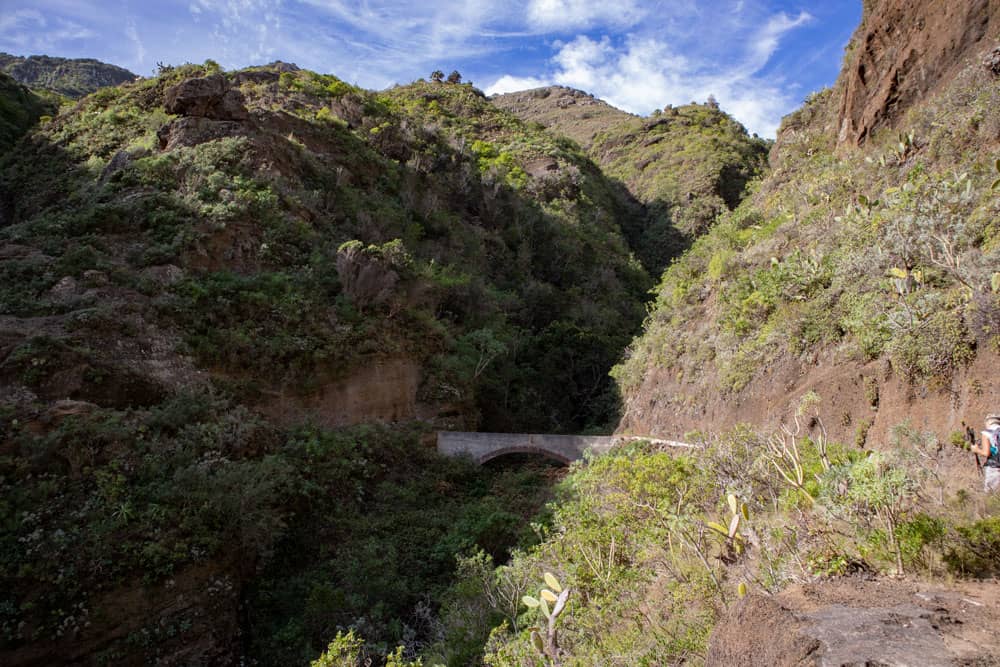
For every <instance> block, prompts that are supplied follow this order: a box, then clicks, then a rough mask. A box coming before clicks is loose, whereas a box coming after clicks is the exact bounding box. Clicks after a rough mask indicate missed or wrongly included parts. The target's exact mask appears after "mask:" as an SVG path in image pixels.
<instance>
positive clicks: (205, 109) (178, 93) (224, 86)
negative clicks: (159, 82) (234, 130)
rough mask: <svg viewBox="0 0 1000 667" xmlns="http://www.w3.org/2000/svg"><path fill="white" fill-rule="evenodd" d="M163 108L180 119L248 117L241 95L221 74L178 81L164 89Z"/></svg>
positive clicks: (244, 118) (239, 118) (243, 118)
mask: <svg viewBox="0 0 1000 667" xmlns="http://www.w3.org/2000/svg"><path fill="white" fill-rule="evenodd" d="M163 106H164V108H165V109H166V111H167V113H173V114H178V115H181V116H197V117H201V118H211V119H213V120H246V119H247V118H249V114H248V113H247V110H246V107H245V106H244V101H243V95H242V94H241V93H240V91H239V90H236V89H234V88H231V87H230V86H229V81H228V80H227V79H226V77H225V75H222V74H214V75H212V76H205V77H199V78H193V79H185V80H184V81H181V82H180V83H178V84H177V85H176V86H173V87H171V88H169V89H168V90H167V92H166V95H165V96H164V102H163Z"/></svg>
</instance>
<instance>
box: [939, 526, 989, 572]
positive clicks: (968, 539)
mask: <svg viewBox="0 0 1000 667" xmlns="http://www.w3.org/2000/svg"><path fill="white" fill-rule="evenodd" d="M955 532H956V533H957V535H955V537H954V538H953V539H951V540H949V546H948V549H947V550H946V551H945V554H944V561H945V563H946V564H947V565H948V569H949V570H950V571H951V572H953V573H955V574H958V575H961V576H976V577H987V576H991V575H996V574H998V573H1000V517H987V518H985V519H980V520H979V521H976V522H974V523H971V524H967V525H964V526H959V527H958V528H957V529H956V531H955Z"/></svg>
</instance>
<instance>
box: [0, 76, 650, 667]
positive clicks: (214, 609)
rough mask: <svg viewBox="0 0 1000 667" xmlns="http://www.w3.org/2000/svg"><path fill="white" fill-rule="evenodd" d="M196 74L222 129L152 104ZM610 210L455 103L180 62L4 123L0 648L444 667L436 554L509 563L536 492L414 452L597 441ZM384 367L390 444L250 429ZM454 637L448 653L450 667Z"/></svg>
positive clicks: (630, 208) (445, 91)
mask: <svg viewBox="0 0 1000 667" xmlns="http://www.w3.org/2000/svg"><path fill="white" fill-rule="evenodd" d="M211 76H218V77H224V82H223V83H224V86H225V87H228V88H229V89H230V91H237V90H238V91H239V95H238V97H237V99H238V100H239V101H240V104H242V105H244V106H245V107H246V109H247V110H248V111H249V113H250V114H252V115H253V120H246V119H243V116H242V115H241V114H242V110H241V109H239V108H237V107H234V106H230V107H228V108H227V109H224V110H222V111H213V112H212V113H213V114H217V115H218V114H230V115H229V116H223V117H222V118H219V117H208V116H195V115H188V116H178V115H174V114H171V113H168V111H167V108H166V100H167V91H168V90H169V89H171V88H172V87H174V86H177V85H178V84H181V83H183V82H185V81H187V80H190V79H192V78H196V77H211ZM233 118H236V119H237V120H233ZM240 119H243V120H240ZM640 209H641V207H640V206H638V204H637V203H636V202H635V201H634V199H632V197H631V195H630V194H629V193H628V192H627V191H626V190H625V189H624V188H622V187H621V186H620V185H619V184H616V183H614V182H612V181H610V180H608V179H607V178H606V177H605V176H603V174H602V173H601V172H600V171H599V170H598V168H597V167H596V166H595V165H594V164H593V163H592V162H590V161H589V160H588V159H587V158H586V157H585V156H584V155H583V154H582V152H581V151H580V150H579V149H578V148H577V147H576V146H575V145H573V144H572V143H571V142H569V141H566V140H564V139H559V138H556V137H553V136H551V135H549V134H547V133H546V132H545V131H544V130H543V129H541V128H539V127H536V126H529V125H526V124H525V123H523V122H522V121H520V120H518V119H517V118H515V117H513V116H511V115H509V114H507V113H504V112H502V111H500V110H498V109H496V108H495V107H493V106H492V105H491V104H490V103H489V102H488V100H486V99H485V98H484V97H483V96H482V94H481V93H480V92H479V91H477V90H476V89H474V88H472V87H471V86H468V85H461V84H447V83H426V82H418V83H415V84H413V85H411V86H404V87H398V88H395V89H392V90H390V91H387V92H385V93H382V94H373V93H369V92H365V91H362V90H359V89H357V88H355V87H353V86H350V85H348V84H346V83H344V82H343V81H340V80H339V79H337V78H336V77H333V76H328V75H318V74H314V73H311V72H305V71H301V70H297V69H295V68H290V67H280V68H279V67H273V68H257V69H253V70H248V71H244V72H238V73H230V74H224V73H222V72H221V70H220V69H219V68H218V66H217V65H215V64H214V63H211V62H209V63H206V64H205V65H204V66H194V65H185V66H182V67H176V68H164V70H163V72H162V73H161V75H160V76H159V77H157V78H153V79H148V80H142V81H137V82H133V83H130V84H128V85H125V86H122V87H119V88H105V89H102V90H100V91H98V92H96V93H94V94H92V95H90V96H89V97H86V98H85V99H83V100H81V101H80V102H79V103H78V104H77V105H76V106H75V107H74V108H72V109H65V110H64V111H63V112H62V113H61V114H59V115H58V116H56V117H55V118H53V119H52V120H50V121H47V122H45V123H44V124H42V125H39V126H37V127H36V128H35V129H34V130H33V131H31V132H29V133H28V135H27V136H26V137H24V138H23V139H22V140H21V141H20V142H19V143H18V144H17V145H16V146H15V147H14V149H13V150H12V151H10V152H9V154H7V155H6V156H5V157H4V158H2V160H0V214H2V215H3V220H4V225H3V227H2V229H0V248H2V250H3V254H2V260H0V273H2V275H3V277H4V280H3V285H2V286H0V312H2V313H3V315H4V316H5V317H6V319H5V324H4V326H5V329H4V332H3V337H2V338H0V359H2V361H0V381H2V383H3V387H4V391H5V394H4V395H5V402H4V406H3V408H2V409H3V413H2V419H0V429H2V430H0V485H2V489H3V494H2V497H3V501H2V503H0V525H3V530H2V535H0V581H2V585H0V588H2V589H3V590H4V595H3V598H2V599H0V613H2V623H0V625H2V628H3V633H4V634H3V636H2V648H3V650H4V651H12V652H14V653H17V652H18V651H29V652H30V651H34V650H42V651H45V650H48V651H50V652H52V653H53V654H64V653H65V651H67V650H69V649H68V647H70V646H74V647H76V646H86V647H88V648H86V650H87V651H90V652H91V653H92V654H94V655H95V656H97V658H96V659H99V660H102V661H104V662H110V663H113V662H119V661H123V660H126V661H127V660H136V661H139V662H142V661H150V660H155V659H157V658H158V657H162V656H165V655H168V654H172V653H174V652H176V651H180V650H184V647H187V646H203V645H202V644H200V643H198V642H197V641H195V640H196V639H199V638H204V637H218V638H220V639H218V640H217V643H216V644H213V645H211V647H210V648H211V650H217V651H221V652H227V651H228V652H230V653H227V654H235V653H242V654H245V655H247V656H249V657H251V658H252V659H256V660H260V661H261V662H262V664H290V663H296V662H303V661H306V660H309V659H312V658H315V657H317V656H319V655H320V654H321V653H322V651H323V650H324V648H325V647H326V646H327V644H328V642H330V641H331V640H332V639H333V638H334V637H336V636H337V633H338V631H340V630H345V632H346V629H347V628H354V629H355V631H356V632H357V633H358V634H359V635H360V636H363V637H364V640H365V643H364V645H363V647H362V649H361V650H363V651H364V652H365V654H366V655H371V656H375V657H377V658H378V656H386V655H388V654H390V653H391V652H392V651H393V650H394V647H395V646H396V645H398V644H405V645H406V646H407V647H408V649H407V651H409V652H410V653H411V654H412V652H413V651H416V650H421V651H423V650H425V649H427V650H429V648H428V647H430V646H431V645H435V646H436V645H438V644H440V643H441V642H445V643H447V644H449V645H451V643H452V640H449V639H446V638H444V637H443V636H442V635H441V633H440V631H439V630H440V627H442V626H440V622H439V621H438V611H439V609H440V608H441V605H442V602H443V601H444V600H446V599H447V598H448V597H449V596H451V595H453V594H452V593H451V592H450V590H451V589H450V586H451V584H453V583H454V573H455V571H456V568H458V567H468V565H467V564H462V565H460V563H459V562H458V561H457V560H456V557H458V556H460V555H465V556H469V557H472V556H474V555H475V554H477V553H480V552H482V553H484V554H486V555H487V556H488V557H489V558H490V559H492V560H493V561H495V562H503V561H504V560H506V559H507V557H508V555H509V553H510V549H512V548H514V547H518V546H519V547H521V548H527V547H528V546H530V545H531V544H533V543H534V542H535V541H537V539H538V533H537V532H536V531H534V530H532V529H531V528H530V524H529V520H530V519H531V517H533V516H535V515H536V513H537V512H538V508H539V505H540V504H541V503H542V502H543V500H544V499H545V498H546V497H547V493H548V489H549V478H550V476H551V473H550V472H549V471H548V469H546V468H540V469H534V468H531V467H530V466H529V467H519V468H517V469H507V470H505V469H499V470H481V469H474V468H472V467H470V466H469V465H466V464H464V463H461V462H456V461H446V460H441V459H439V458H437V457H435V456H433V455H431V454H429V453H428V451H427V449H426V444H424V436H425V435H426V432H427V431H428V430H429V429H432V428H433V427H434V425H435V424H436V423H439V422H436V421H435V420H438V419H443V420H445V423H446V424H458V425H461V426H466V427H475V426H477V425H478V426H481V427H483V428H493V429H497V430H539V431H582V430H588V429H591V430H607V429H609V428H611V427H613V425H614V423H615V422H616V419H617V410H618V401H617V397H616V394H615V390H614V386H613V383H612V382H611V380H610V379H609V377H608V376H607V371H608V369H609V368H610V367H611V365H612V364H613V363H614V361H615V360H616V359H617V356H618V354H619V351H620V350H621V349H622V348H623V347H624V346H625V344H626V343H627V341H628V340H629V339H630V337H631V336H632V335H633V333H634V332H635V331H636V329H637V327H638V325H639V323H640V321H641V317H642V313H643V308H642V300H643V295H644V293H645V291H646V290H647V289H648V287H649V285H650V280H649V278H648V274H647V273H646V272H645V271H644V270H643V269H642V267H641V266H640V264H639V262H638V261H637V260H636V259H634V257H633V256H632V253H631V251H630V248H629V246H628V243H627V240H626V236H625V234H623V232H622V226H626V225H628V224H631V223H632V222H633V221H634V216H641V214H642V213H641V210H640ZM400 358H402V359H405V360H408V361H411V362H413V363H414V364H415V365H416V366H417V367H418V368H419V369H420V386H419V389H418V391H417V395H416V396H415V397H414V400H416V401H417V402H418V403H419V405H420V406H421V408H420V409H421V410H424V411H425V413H426V414H428V415H429V417H428V420H429V421H428V423H426V424H424V425H423V426H412V427H410V426H400V425H396V426H391V427H389V426H386V427H358V428H356V429H353V430H351V429H348V430H341V431H334V430H330V429H324V428H320V427H318V426H316V425H315V424H311V423H308V420H307V423H300V422H299V421H296V420H290V419H285V420H284V421H283V422H281V423H274V422H269V421H266V420H265V419H264V418H263V417H261V416H260V415H259V414H258V413H257V412H256V411H255V410H254V408H256V407H258V406H260V407H262V408H264V409H267V408H268V407H269V401H271V400H273V398H272V397H274V396H275V395H276V394H277V393H278V392H281V393H282V395H289V396H291V400H305V398H306V397H308V396H310V395H311V393H312V392H315V391H318V390H320V389H321V388H322V387H323V386H324V383H329V382H331V381H332V382H337V381H340V380H342V379H344V378H350V377H352V373H355V372H357V371H358V370H359V369H365V368H367V367H369V366H371V365H372V364H374V363H376V362H378V361H379V360H384V359H400ZM65 399H74V400H71V401H69V402H67V401H65ZM322 417H323V415H317V418H322ZM478 558H480V559H481V560H480V561H479V562H480V565H481V566H482V565H483V564H485V563H487V562H488V561H486V560H482V559H484V558H486V557H485V556H478ZM463 563H464V561H463ZM137 592H141V597H142V599H143V600H150V601H154V602H151V603H150V604H154V605H158V604H159V601H161V600H166V599H169V598H170V596H172V595H185V596H188V597H187V598H186V599H188V600H190V605H189V606H182V607H179V608H174V607H169V606H168V607H166V608H163V607H155V608H154V607H142V604H145V603H140V602H136V601H135V600H136V598H135V597H131V596H134V595H138V594H139V593H137ZM123 600H125V601H130V602H127V603H126V602H124V601H123ZM241 600H243V601H245V604H244V605H243V606H242V607H240V606H239V602H240V601H241ZM130 605H139V606H138V607H136V606H130ZM129 610H131V611H129ZM137 610H138V611H137ZM123 613H124V614H125V615H122V614H123ZM88 623H89V625H88ZM227 624H229V625H227ZM239 626H242V627H245V628H252V629H253V631H252V632H250V631H248V632H247V633H245V634H244V637H246V639H245V641H244V642H243V644H242V646H239V645H227V644H226V642H231V643H233V644H235V642H236V640H235V637H236V634H235V632H236V629H237V627H239ZM227 628H228V629H227ZM109 632H110V633H112V635H113V636H112V638H111V639H108V638H107V637H108V636H109V635H107V633H109ZM477 632H478V630H477ZM92 637H97V639H94V640H92V639H91V638H92ZM475 639H476V637H472V640H469V639H468V638H467V639H466V640H461V641H459V640H455V641H457V642H458V644H461V646H460V647H459V648H457V649H448V650H449V651H452V650H454V651H457V652H458V653H460V654H461V655H463V656H466V657H467V658H469V659H475V656H477V655H479V654H480V653H481V650H482V643H481V642H480V643H478V644H477V643H476V641H475ZM90 641H94V642H96V643H94V644H88V643H86V642H90ZM351 641H353V640H351ZM348 643H350V641H348ZM441 645H442V646H443V645H444V644H441ZM74 650H76V649H74ZM205 650H209V649H205ZM378 659H381V658H378Z"/></svg>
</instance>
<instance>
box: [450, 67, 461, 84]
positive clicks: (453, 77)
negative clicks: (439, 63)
mask: <svg viewBox="0 0 1000 667" xmlns="http://www.w3.org/2000/svg"><path fill="white" fill-rule="evenodd" d="M448 83H462V75H461V74H459V73H458V70H457V69H456V70H452V72H451V74H449V75H448Z"/></svg>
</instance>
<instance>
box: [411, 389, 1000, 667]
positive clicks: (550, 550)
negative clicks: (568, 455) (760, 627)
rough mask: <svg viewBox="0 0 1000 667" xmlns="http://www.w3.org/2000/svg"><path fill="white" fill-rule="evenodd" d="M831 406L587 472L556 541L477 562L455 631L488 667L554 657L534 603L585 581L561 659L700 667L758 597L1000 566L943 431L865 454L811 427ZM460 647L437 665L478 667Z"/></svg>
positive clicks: (449, 618)
mask: <svg viewBox="0 0 1000 667" xmlns="http://www.w3.org/2000/svg"><path fill="white" fill-rule="evenodd" d="M816 398H817V397H815V396H812V397H809V398H808V399H807V401H806V402H804V403H803V404H802V405H800V406H798V407H797V408H794V407H793V408H791V409H790V414H789V416H788V419H787V423H786V424H785V426H786V428H787V429H788V430H787V431H781V430H779V431H777V432H775V433H763V432H758V431H755V430H753V429H751V428H748V427H741V428H739V429H737V430H734V431H731V432H727V433H722V434H717V435H715V436H712V437H711V438H710V439H707V440H702V441H701V442H700V443H699V444H698V447H697V448H695V449H693V450H691V451H690V452H683V451H680V452H679V451H678V450H671V449H670V448H666V449H664V448H660V447H656V446H653V445H650V444H648V443H647V444H642V443H640V444H637V445H634V446H630V447H628V448H623V449H620V450H617V451H615V452H613V453H612V454H610V455H607V456H604V457H601V458H599V459H595V460H592V461H590V462H589V463H588V464H587V465H585V466H580V467H578V468H577V469H575V470H574V471H573V472H571V474H570V475H569V476H568V477H567V478H566V479H565V480H563V482H562V483H561V484H560V486H559V487H558V490H557V498H556V501H555V503H554V504H553V518H552V521H551V523H550V524H548V525H547V526H546V529H545V533H544V534H545V536H546V537H545V540H544V541H543V542H541V543H540V544H538V545H537V546H534V547H532V548H531V549H529V550H526V551H523V552H519V553H517V554H516V555H515V556H514V558H512V560H511V561H510V562H509V563H507V564H505V565H502V566H501V567H499V568H497V569H496V570H495V571H491V570H489V569H487V568H484V567H483V565H482V564H481V563H480V561H479V560H477V559H475V558H474V559H472V560H470V561H466V563H465V564H464V566H463V568H462V570H461V571H460V572H461V575H460V576H462V577H463V579H462V580H461V582H460V583H459V584H458V585H456V587H455V593H454V595H453V596H452V597H451V598H448V603H447V604H446V606H445V609H444V612H443V622H444V624H445V626H444V632H443V636H445V637H449V638H452V640H453V641H454V638H455V637H462V634H461V632H460V630H461V631H464V632H468V631H469V628H470V627H478V635H477V634H475V633H472V634H473V636H475V637H476V642H474V643H475V644H477V645H478V644H479V643H481V642H482V641H483V640H484V639H485V638H486V637H487V636H488V637H489V638H488V640H486V642H485V646H486V652H485V657H484V661H485V664H487V665H493V666H496V667H514V666H518V665H550V664H556V662H555V661H552V660H550V659H547V658H544V657H543V655H542V653H541V652H540V651H539V648H538V646H537V645H536V642H534V641H533V640H532V637H531V628H532V626H533V625H535V624H536V623H537V620H536V617H538V616H539V614H540V612H538V611H537V610H535V609H532V608H530V607H529V606H527V605H525V604H524V602H520V603H518V600H520V597H521V595H523V594H524V593H525V592H527V593H528V594H532V595H533V594H535V593H534V591H535V590H537V585H538V582H540V581H542V577H543V575H544V573H545V572H551V573H553V574H554V575H555V576H556V578H557V579H558V581H560V582H564V583H565V584H566V585H568V586H570V587H571V592H570V596H569V601H568V603H567V605H566V610H565V611H564V612H563V613H562V614H561V615H560V616H559V618H558V621H557V622H558V630H559V632H558V645H559V649H560V651H559V656H558V664H561V665H579V666H581V667H582V666H584V665H636V664H688V663H695V664H698V663H700V662H702V661H703V660H705V657H706V650H707V644H708V639H709V635H710V633H711V631H712V629H713V627H714V626H715V624H716V623H717V622H718V621H719V619H720V618H722V617H723V616H724V615H725V613H726V610H727V609H728V608H731V607H732V606H734V605H735V604H736V602H738V601H739V600H740V599H741V598H742V597H744V596H746V595H761V594H763V595H772V594H776V593H778V592H779V591H781V590H784V589H785V588H787V587H788V586H789V585H792V584H796V583H799V584H801V583H806V582H815V581H820V580H823V579H827V578H831V577H842V576H845V575H851V574H863V575H867V576H877V575H878V574H893V573H908V574H909V575H910V576H919V577H926V578H934V577H943V576H949V575H958V576H968V575H970V574H971V575H976V576H983V575H987V574H989V573H990V572H994V571H995V570H996V561H992V563H989V561H991V559H993V558H995V557H996V556H997V555H1000V554H998V553H997V551H996V549H997V540H998V537H1000V533H997V531H996V525H995V524H996V522H995V520H994V519H993V518H992V513H993V512H995V511H996V509H997V503H996V502H995V499H989V500H986V499H984V498H982V497H979V498H975V499H973V498H971V497H970V495H969V493H968V492H967V491H965V490H957V491H956V489H955V488H951V489H949V490H947V491H946V490H945V489H944V488H943V487H942V486H941V479H940V478H939V477H938V473H939V472H940V466H941V465H942V464H943V461H944V459H945V458H947V452H944V453H942V452H941V450H940V449H939V447H938V444H937V442H936V439H935V437H934V436H933V434H928V433H923V432H920V431H917V430H915V429H913V428H911V427H908V426H906V425H901V426H900V427H899V428H898V429H896V431H895V434H894V440H893V442H891V443H884V444H885V445H889V446H890V447H891V451H885V452H877V453H873V452H866V451H859V450H857V449H855V448H854V447H853V446H852V445H850V444H847V445H841V444H839V443H834V442H830V441H829V440H825V439H824V438H823V433H822V432H821V431H817V430H815V429H814V430H813V431H812V432H811V433H810V432H809V430H808V429H807V428H806V425H807V424H808V423H809V422H810V421H811V420H813V419H815V418H816V415H817V414H819V413H820V412H821V411H822V407H821V403H819V404H817V402H816ZM693 435H694V434H693ZM696 437H697V436H696ZM693 439H694V438H693ZM880 444H883V443H880ZM949 447H950V445H949ZM976 554H983V555H985V554H990V555H989V556H986V557H985V558H981V557H980V556H977V555H976ZM984 566H985V569H980V568H983V567H984ZM511 601H513V603H511ZM515 608H516V609H515ZM476 620H478V623H479V624H478V626H477V625H476V624H475V621H476ZM539 620H542V621H543V625H544V619H539ZM460 646H461V644H454V643H451V644H449V643H447V642H445V646H444V648H440V649H438V650H437V651H433V650H432V651H430V652H429V653H428V655H429V656H431V658H432V659H431V661H430V662H431V663H432V664H434V663H435V661H438V660H440V661H441V662H442V663H443V664H449V665H458V664H468V663H467V662H465V659H464V658H463V659H461V660H460V659H457V655H458V654H457V653H456V650H457V648H458V647H460ZM983 650H984V651H986V652H987V653H988V651H989V649H988V648H986V647H983ZM717 664H721V663H717Z"/></svg>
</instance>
